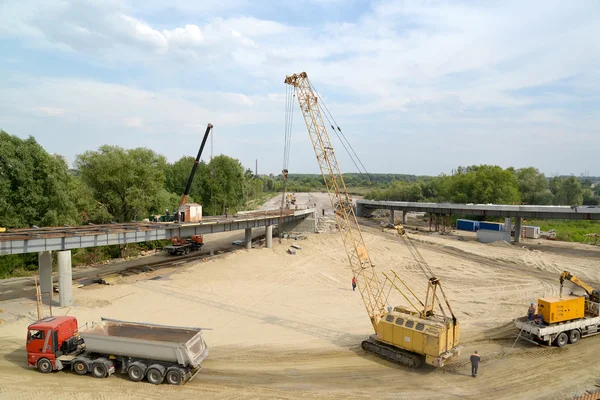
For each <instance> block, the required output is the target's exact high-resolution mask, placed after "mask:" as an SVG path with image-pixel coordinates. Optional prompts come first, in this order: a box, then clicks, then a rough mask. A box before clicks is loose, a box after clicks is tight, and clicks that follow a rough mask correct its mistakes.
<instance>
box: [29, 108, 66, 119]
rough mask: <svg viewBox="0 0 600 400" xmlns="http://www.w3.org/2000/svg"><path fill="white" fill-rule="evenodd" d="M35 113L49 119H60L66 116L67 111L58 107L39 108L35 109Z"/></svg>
mask: <svg viewBox="0 0 600 400" xmlns="http://www.w3.org/2000/svg"><path fill="white" fill-rule="evenodd" d="M34 111H37V112H39V113H41V114H42V115H47V116H49V117H58V116H60V115H64V114H65V113H66V112H67V110H65V109H64V108H58V107H37V108H34Z"/></svg>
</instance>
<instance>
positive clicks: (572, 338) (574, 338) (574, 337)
mask: <svg viewBox="0 0 600 400" xmlns="http://www.w3.org/2000/svg"><path fill="white" fill-rule="evenodd" d="M580 338H581V333H579V331H578V330H577V329H573V330H572V331H571V332H569V343H571V344H575V343H577V342H579V339H580Z"/></svg>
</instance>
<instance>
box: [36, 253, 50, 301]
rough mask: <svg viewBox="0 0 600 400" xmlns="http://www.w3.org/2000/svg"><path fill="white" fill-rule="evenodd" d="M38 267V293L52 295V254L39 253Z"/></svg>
mask: <svg viewBox="0 0 600 400" xmlns="http://www.w3.org/2000/svg"><path fill="white" fill-rule="evenodd" d="M38 265H39V273H40V291H41V292H42V293H52V252H51V251H40V252H39V253H38Z"/></svg>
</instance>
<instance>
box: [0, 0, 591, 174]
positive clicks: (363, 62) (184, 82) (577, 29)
mask: <svg viewBox="0 0 600 400" xmlns="http://www.w3.org/2000/svg"><path fill="white" fill-rule="evenodd" d="M0 20H1V21H3V23H2V24H1V25H0V49H1V50H2V51H0V76H2V79H0V92H1V93H2V96H0V129H3V130H5V131H7V132H9V133H11V134H15V135H18V136H21V137H27V136H29V135H32V136H34V137H35V138H36V139H37V140H38V142H39V143H41V144H42V145H43V146H44V147H45V148H46V149H47V150H48V151H49V152H51V153H60V154H62V155H64V156H66V157H67V159H68V160H69V161H71V162H72V161H73V160H74V159H75V157H76V155H77V154H81V153H82V152H84V151H86V150H95V149H97V148H98V146H100V145H102V144H112V145H119V146H122V147H127V148H130V147H137V146H145V147H149V148H151V149H153V150H155V151H157V152H159V153H162V154H164V155H165V156H166V157H167V158H168V159H169V160H170V161H174V160H176V159H178V158H179V157H181V156H182V155H191V156H194V155H195V154H196V152H197V149H198V146H199V144H200V141H201V137H202V134H203V132H204V129H205V127H206V124H207V123H208V122H210V123H212V124H213V125H214V127H215V128H214V152H215V154H221V153H223V154H227V155H230V156H233V157H235V158H238V159H240V161H241V162H242V163H243V164H244V165H245V166H246V167H250V168H253V167H254V160H255V159H258V160H259V161H258V163H259V172H260V173H269V172H273V173H278V172H279V171H280V170H281V167H282V163H283V139H284V129H285V128H284V121H285V114H284V110H285V85H284V83H283V80H284V78H285V75H286V74H291V73H294V72H301V71H306V72H307V73H308V74H309V76H310V78H311V80H312V82H313V83H314V84H315V85H316V87H317V89H318V90H319V91H320V94H321V95H322V96H323V98H324V100H325V102H326V103H327V105H328V107H329V109H330V110H331V112H332V113H333V115H334V117H335V118H336V120H337V122H338V124H339V125H340V126H341V127H342V129H343V130H344V132H345V134H346V136H347V137H348V139H349V140H350V142H351V143H352V145H353V146H354V148H355V150H356V152H357V153H358V155H359V156H360V158H361V160H362V161H363V163H364V165H365V166H366V168H367V170H368V171H369V172H395V173H409V174H430V175H437V174H440V173H449V172H450V171H451V170H452V169H453V168H455V167H456V166H458V165H463V166H464V165H471V164H480V163H487V164H497V165H501V166H503V167H508V166H515V167H517V168H519V167H525V166H535V167H537V168H539V169H540V170H541V171H543V172H544V173H546V174H547V175H554V174H576V175H579V174H580V173H583V172H589V173H590V174H591V175H600V163H599V162H598V161H597V160H598V151H599V150H600V112H599V110H600V45H599V44H598V43H599V42H598V38H599V37H600V3H599V2H598V1H577V2H565V1H527V2H523V1H504V2H495V1H494V2H493V1H489V2H466V1H465V2H461V1H451V2H450V1H448V2H445V1H433V0H427V1H417V0H414V1H400V0H390V1H363V0H348V1H343V0H307V1H293V2H292V1H266V0H254V1H250V0H231V1H228V0H219V1H215V0H202V1H185V0H170V1H167V0H146V1H143V0H122V1H119V0H79V1H68V0H62V1H58V0H52V1H47V0H21V1H11V0H0ZM296 107H297V105H296ZM296 110H297V108H296ZM298 117H299V114H297V118H295V123H294V127H293V133H292V135H293V140H292V149H291V159H290V165H289V169H290V172H299V173H300V172H307V173H314V172H318V166H317V163H316V160H315V158H314V154H313V152H312V148H311V147H310V142H309V140H308V134H307V133H306V130H305V127H304V125H303V123H302V120H301V119H300V118H298ZM334 145H336V141H334ZM336 149H337V150H338V151H337V154H338V156H339V161H340V164H341V166H342V170H343V171H347V172H352V171H354V165H353V164H352V162H351V161H350V160H349V158H348V157H346V156H345V155H344V150H343V148H342V146H341V144H339V143H337V145H336ZM208 153H209V152H208V151H207V153H206V155H205V156H204V157H203V158H204V159H207V157H208V155H209V154H208Z"/></svg>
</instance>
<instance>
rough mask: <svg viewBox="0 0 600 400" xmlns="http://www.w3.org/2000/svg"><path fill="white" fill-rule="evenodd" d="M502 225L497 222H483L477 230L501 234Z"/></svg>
mask: <svg viewBox="0 0 600 400" xmlns="http://www.w3.org/2000/svg"><path fill="white" fill-rule="evenodd" d="M502 226H503V225H502V224H500V223H498V222H485V221H481V222H480V223H479V229H485V230H487V231H497V232H502V230H503V229H502Z"/></svg>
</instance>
